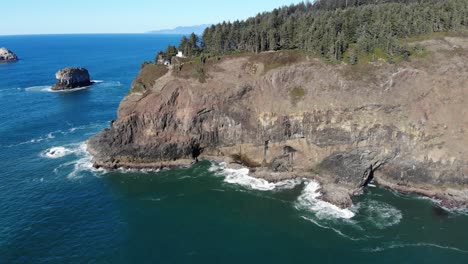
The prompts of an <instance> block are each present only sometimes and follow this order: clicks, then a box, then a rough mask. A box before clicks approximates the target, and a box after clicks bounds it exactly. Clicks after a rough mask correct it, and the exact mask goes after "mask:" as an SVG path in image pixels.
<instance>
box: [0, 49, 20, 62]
mask: <svg viewBox="0 0 468 264" xmlns="http://www.w3.org/2000/svg"><path fill="white" fill-rule="evenodd" d="M15 61H18V56H16V54H14V53H13V52H12V51H10V50H8V49H7V48H0V63H1V62H15Z"/></svg>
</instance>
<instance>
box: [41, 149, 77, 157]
mask: <svg viewBox="0 0 468 264" xmlns="http://www.w3.org/2000/svg"><path fill="white" fill-rule="evenodd" d="M72 153H73V150H70V149H67V148H65V147H53V148H50V149H48V150H46V151H44V152H42V153H41V156H42V157H46V158H50V159H58V158H62V157H65V156H67V155H69V154H72Z"/></svg>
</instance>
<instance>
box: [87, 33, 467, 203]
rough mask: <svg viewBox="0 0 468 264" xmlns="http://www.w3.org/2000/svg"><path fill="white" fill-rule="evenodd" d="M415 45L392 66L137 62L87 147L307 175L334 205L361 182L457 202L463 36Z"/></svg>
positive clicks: (274, 57)
mask: <svg viewBox="0 0 468 264" xmlns="http://www.w3.org/2000/svg"><path fill="white" fill-rule="evenodd" d="M417 45H421V46H423V47H425V49H426V51H427V54H426V55H424V56H421V57H424V58H411V61H403V62H399V63H397V64H388V63H386V62H383V61H379V60H377V61H375V62H373V63H363V64H359V65H353V66H352V65H344V64H339V65H338V64H332V63H326V62H324V61H323V60H320V59H315V58H313V57H309V56H308V55H306V54H302V53H300V52H297V51H279V52H269V53H261V54H247V55H237V56H231V57H229V56H228V57H224V58H211V59H209V60H208V61H206V62H204V63H202V62H197V61H187V62H184V63H183V64H180V65H179V64H178V65H176V66H174V67H173V68H172V69H170V70H169V71H167V70H164V69H165V68H160V67H164V66H159V65H149V66H145V67H144V68H143V69H142V71H141V72H140V74H139V76H138V77H137V78H136V79H135V81H134V84H133V88H134V89H132V91H131V92H130V93H129V94H128V95H127V96H126V98H125V99H124V100H123V101H122V103H121V105H120V107H119V111H118V119H117V120H116V121H115V122H112V125H111V127H110V128H108V129H106V130H104V131H103V132H102V133H100V134H99V135H97V136H95V137H93V138H91V139H90V140H89V141H88V150H89V151H90V153H91V154H92V155H93V156H94V162H95V166H97V167H105V168H111V169H112V168H118V167H128V168H154V167H172V166H180V165H185V164H190V163H191V162H192V161H193V160H194V159H200V158H207V159H212V160H217V161H227V162H228V163H238V164H242V165H243V166H247V167H250V168H251V169H252V170H251V171H252V175H253V176H257V177H262V178H266V179H268V180H271V181H275V180H281V179H284V178H290V177H309V178H314V179H316V180H318V181H320V182H321V183H322V185H323V190H322V192H323V193H324V199H325V200H327V201H330V202H332V203H335V204H337V205H339V206H341V207H346V206H349V205H350V203H351V199H350V197H351V196H352V195H355V194H358V193H360V192H361V191H362V188H363V187H365V186H366V185H367V184H368V183H369V182H370V181H371V180H372V179H375V180H376V181H377V182H378V183H379V184H381V185H383V186H387V187H390V188H392V189H395V190H399V191H404V192H415V193H419V194H423V195H426V196H430V197H434V198H437V199H440V200H442V201H443V203H444V205H446V206H467V205H468V188H467V187H468V160H467V157H468V155H467V154H468V153H467V149H468V148H467V147H468V136H467V133H466V132H467V131H466V130H467V129H468V113H467V112H468V107H467V102H466V100H467V99H468V38H462V37H444V38H439V39H432V40H426V41H421V42H419V43H417Z"/></svg>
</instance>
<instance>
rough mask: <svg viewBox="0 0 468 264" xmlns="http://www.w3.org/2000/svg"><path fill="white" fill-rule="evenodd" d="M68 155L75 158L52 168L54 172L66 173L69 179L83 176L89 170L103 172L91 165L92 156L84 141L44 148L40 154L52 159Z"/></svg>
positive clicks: (97, 172) (94, 172) (96, 172)
mask: <svg viewBox="0 0 468 264" xmlns="http://www.w3.org/2000/svg"><path fill="white" fill-rule="evenodd" d="M54 151H55V152H54ZM68 155H74V156H75V159H74V160H72V161H69V162H66V163H63V164H61V165H60V166H58V167H57V168H55V169H54V173H56V174H61V173H66V174H67V177H68V178H69V179H76V178H81V177H82V176H84V175H85V173H86V172H91V173H93V174H94V175H98V174H99V173H103V172H105V170H104V169H96V168H94V167H93V162H92V156H91V155H90V154H89V153H88V151H87V150H86V143H85V142H83V143H79V144H71V145H67V146H62V147H54V148H51V149H49V150H46V151H45V152H43V154H42V156H43V157H46V158H52V159H58V158H63V157H65V156H68Z"/></svg>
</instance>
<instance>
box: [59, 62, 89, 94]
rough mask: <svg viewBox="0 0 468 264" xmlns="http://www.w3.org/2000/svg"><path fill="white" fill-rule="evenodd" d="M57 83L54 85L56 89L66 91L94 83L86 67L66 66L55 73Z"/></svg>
mask: <svg viewBox="0 0 468 264" xmlns="http://www.w3.org/2000/svg"><path fill="white" fill-rule="evenodd" d="M55 78H56V79H57V83H56V84H55V85H54V86H52V90H54V91H65V90H72V89H77V88H83V87H87V86H90V85H92V84H93V82H92V81H91V80H90V76H89V72H88V70H87V69H85V68H74V67H70V68H65V69H62V70H60V71H58V72H57V73H56V74H55Z"/></svg>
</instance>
